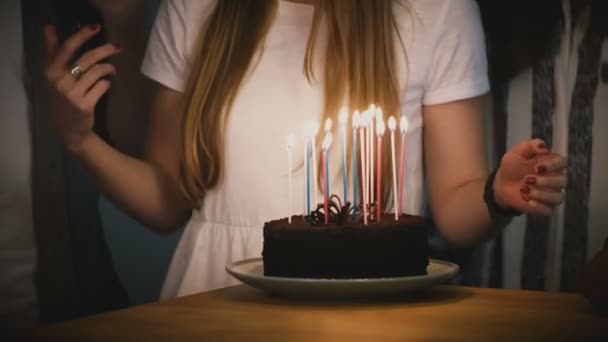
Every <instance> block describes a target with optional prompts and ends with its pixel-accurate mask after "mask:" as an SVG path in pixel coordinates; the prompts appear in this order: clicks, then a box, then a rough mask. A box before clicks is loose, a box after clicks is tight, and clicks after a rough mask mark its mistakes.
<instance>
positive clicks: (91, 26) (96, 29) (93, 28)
mask: <svg viewBox="0 0 608 342" xmlns="http://www.w3.org/2000/svg"><path fill="white" fill-rule="evenodd" d="M87 28H88V29H89V30H91V31H98V30H99V29H100V28H101V25H99V24H90V25H87Z"/></svg>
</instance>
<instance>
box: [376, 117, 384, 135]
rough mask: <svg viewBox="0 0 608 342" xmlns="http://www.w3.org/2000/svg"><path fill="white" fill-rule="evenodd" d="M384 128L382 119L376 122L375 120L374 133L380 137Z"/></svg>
mask: <svg viewBox="0 0 608 342" xmlns="http://www.w3.org/2000/svg"><path fill="white" fill-rule="evenodd" d="M385 130H386V125H385V124H384V120H383V119H380V120H379V121H378V122H376V134H378V136H379V137H382V136H383V135H384V131H385Z"/></svg>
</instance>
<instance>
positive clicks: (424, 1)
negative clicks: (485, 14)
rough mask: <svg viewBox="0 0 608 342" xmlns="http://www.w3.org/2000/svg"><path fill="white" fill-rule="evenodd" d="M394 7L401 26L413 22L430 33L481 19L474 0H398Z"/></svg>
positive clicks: (396, 18)
mask: <svg viewBox="0 0 608 342" xmlns="http://www.w3.org/2000/svg"><path fill="white" fill-rule="evenodd" d="M393 8H394V13H395V20H396V21H397V24H398V25H399V26H401V25H403V24H406V25H411V24H412V23H413V24H414V26H415V27H417V28H419V29H422V30H423V31H424V32H428V33H431V32H437V31H440V30H442V29H443V30H450V29H454V27H453V26H452V25H458V24H463V23H467V22H471V21H473V22H477V21H479V20H480V15H479V8H478V6H477V3H476V2H475V1H474V0H396V1H395V5H394V7H393Z"/></svg>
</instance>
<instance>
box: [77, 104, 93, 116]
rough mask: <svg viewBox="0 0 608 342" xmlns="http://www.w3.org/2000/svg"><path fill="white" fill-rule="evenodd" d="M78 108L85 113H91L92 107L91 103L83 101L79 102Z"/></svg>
mask: <svg viewBox="0 0 608 342" xmlns="http://www.w3.org/2000/svg"><path fill="white" fill-rule="evenodd" d="M78 110H79V111H81V112H83V113H89V112H90V111H91V108H90V105H89V104H87V103H86V102H85V101H81V102H80V103H79V104H78Z"/></svg>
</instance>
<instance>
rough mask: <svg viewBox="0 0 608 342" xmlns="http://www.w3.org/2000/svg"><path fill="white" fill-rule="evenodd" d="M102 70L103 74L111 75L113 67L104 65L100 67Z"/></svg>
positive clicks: (108, 64)
mask: <svg viewBox="0 0 608 342" xmlns="http://www.w3.org/2000/svg"><path fill="white" fill-rule="evenodd" d="M101 66H102V68H103V73H104V74H109V73H113V72H114V70H115V68H114V65H112V64H110V63H105V64H102V65H101Z"/></svg>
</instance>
